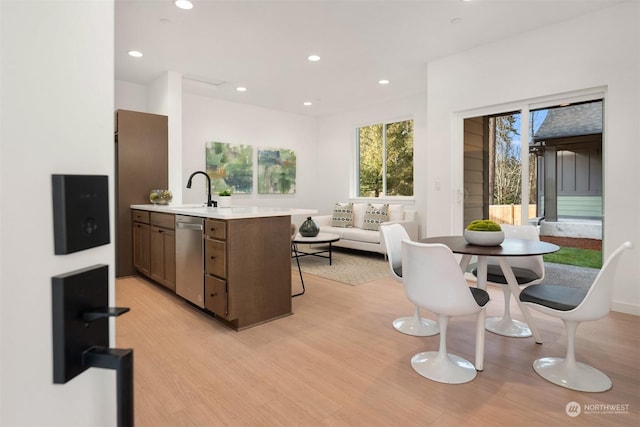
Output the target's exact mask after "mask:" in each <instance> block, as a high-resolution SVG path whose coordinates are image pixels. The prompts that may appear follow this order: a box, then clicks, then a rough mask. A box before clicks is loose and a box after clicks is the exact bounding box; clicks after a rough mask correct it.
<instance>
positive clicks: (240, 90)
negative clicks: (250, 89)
mask: <svg viewBox="0 0 640 427" xmlns="http://www.w3.org/2000/svg"><path fill="white" fill-rule="evenodd" d="M236 90H237V91H238V92H246V91H247V88H246V87H244V86H238V87H237V88H236Z"/></svg>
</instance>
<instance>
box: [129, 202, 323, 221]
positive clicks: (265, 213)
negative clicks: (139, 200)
mask: <svg viewBox="0 0 640 427" xmlns="http://www.w3.org/2000/svg"><path fill="white" fill-rule="evenodd" d="M130 207H131V209H139V210H143V211H151V212H160V213H168V214H174V215H190V216H197V217H202V218H215V219H242V218H262V217H269V216H288V215H313V214H316V213H318V211H317V210H315V209H296V208H274V207H261V206H232V207H230V208H213V207H212V208H210V207H207V206H203V205H175V206H172V205H152V204H148V205H131V206H130Z"/></svg>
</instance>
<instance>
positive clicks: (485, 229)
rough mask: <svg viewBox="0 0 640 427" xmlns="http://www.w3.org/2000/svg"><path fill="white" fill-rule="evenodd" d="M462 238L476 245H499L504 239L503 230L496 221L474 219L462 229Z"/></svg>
mask: <svg viewBox="0 0 640 427" xmlns="http://www.w3.org/2000/svg"><path fill="white" fill-rule="evenodd" d="M464 238H465V240H466V241H467V242H468V243H470V244H472V245H476V246H499V245H500V244H501V243H502V242H503V241H504V232H503V231H502V227H500V224H498V223H497V222H494V221H491V220H489V219H476V220H474V221H471V223H470V224H469V225H468V226H467V228H466V229H465V230H464Z"/></svg>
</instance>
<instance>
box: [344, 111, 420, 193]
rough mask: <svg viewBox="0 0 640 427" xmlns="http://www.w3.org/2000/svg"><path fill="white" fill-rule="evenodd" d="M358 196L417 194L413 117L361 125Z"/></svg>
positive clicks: (359, 135)
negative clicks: (414, 175)
mask: <svg viewBox="0 0 640 427" xmlns="http://www.w3.org/2000/svg"><path fill="white" fill-rule="evenodd" d="M357 196H358V197H381V196H413V120H405V121H401V122H395V123H384V124H375V125H370V126H364V127H361V128H358V194H357Z"/></svg>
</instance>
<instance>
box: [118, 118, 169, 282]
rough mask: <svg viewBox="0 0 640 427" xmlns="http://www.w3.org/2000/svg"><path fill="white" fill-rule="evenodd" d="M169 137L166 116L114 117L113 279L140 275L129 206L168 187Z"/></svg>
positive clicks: (145, 201)
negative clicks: (136, 263) (114, 227)
mask: <svg viewBox="0 0 640 427" xmlns="http://www.w3.org/2000/svg"><path fill="white" fill-rule="evenodd" d="M168 135H169V131H168V118H167V116H161V115H157V114H148V113H140V112H137V111H127V110H117V111H116V113H115V158H116V160H115V161H116V167H115V170H116V176H115V180H116V184H115V192H116V211H117V214H116V218H115V225H116V233H115V244H116V245H115V246H116V277H122V276H130V275H132V274H135V270H136V269H137V270H138V271H142V270H140V268H138V267H136V268H135V269H134V265H133V260H134V258H135V254H133V253H132V251H133V243H134V238H135V237H134V236H132V232H134V230H135V228H132V219H134V218H132V217H131V208H130V206H131V205H136V204H145V203H149V193H150V192H151V190H152V189H155V188H163V189H164V188H167V187H168V183H169V177H168V176H169V172H168V164H169V160H168V152H169V151H168V150H169V148H168V141H169V136H168ZM147 215H148V212H147ZM147 223H148V222H147Z"/></svg>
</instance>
